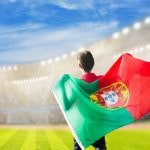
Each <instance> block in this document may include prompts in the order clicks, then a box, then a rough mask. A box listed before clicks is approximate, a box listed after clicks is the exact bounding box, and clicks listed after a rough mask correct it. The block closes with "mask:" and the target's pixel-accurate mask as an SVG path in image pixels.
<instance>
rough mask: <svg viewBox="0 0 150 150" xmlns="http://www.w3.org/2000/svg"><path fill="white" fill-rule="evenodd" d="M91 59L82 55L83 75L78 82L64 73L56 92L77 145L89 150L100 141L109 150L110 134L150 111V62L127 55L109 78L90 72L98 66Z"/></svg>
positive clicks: (88, 54) (110, 72)
mask: <svg viewBox="0 0 150 150" xmlns="http://www.w3.org/2000/svg"><path fill="white" fill-rule="evenodd" d="M86 55H87V57H85V56H86ZM80 57H82V58H80ZM90 57H92V56H91V54H90V53H89V52H83V53H81V54H79V55H78V62H79V67H80V68H81V70H82V72H83V76H82V77H81V79H78V78H76V77H73V76H71V75H69V74H64V75H63V76H61V77H60V78H59V80H58V81H57V83H56V84H55V86H54V88H53V93H54V96H55V98H56V100H57V102H58V104H59V106H60V108H61V110H62V112H63V114H64V117H65V119H66V121H67V123H68V125H69V127H70V129H71V131H72V134H73V136H74V137H75V139H76V141H75V145H76V144H79V146H80V148H81V149H85V148H87V147H88V146H90V145H93V146H94V143H95V142H96V143H97V142H98V145H100V146H104V149H106V145H105V139H104V136H105V135H106V134H108V133H110V132H111V131H113V130H116V129H118V128H120V127H123V126H125V125H128V124H131V123H133V122H135V121H137V120H139V119H141V118H142V117H143V116H145V115H146V114H148V113H149V112H150V96H149V93H150V62H147V61H144V60H141V59H138V58H135V57H133V56H132V55H130V54H127V53H125V54H123V55H121V56H120V57H119V58H118V59H117V60H116V62H115V63H114V64H113V65H112V66H111V67H110V69H109V70H108V71H107V72H106V74H105V75H103V76H96V75H95V74H94V73H91V72H90V71H91V70H92V67H93V66H92V64H94V61H93V63H92V59H90ZM85 66H86V67H85ZM87 68H88V69H87ZM102 139H103V140H102ZM100 142H102V143H101V144H100ZM95 148H98V149H100V148H102V147H95Z"/></svg>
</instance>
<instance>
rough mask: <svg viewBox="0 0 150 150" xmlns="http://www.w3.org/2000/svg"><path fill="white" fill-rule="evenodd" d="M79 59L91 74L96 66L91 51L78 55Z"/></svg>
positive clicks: (85, 69)
mask: <svg viewBox="0 0 150 150" xmlns="http://www.w3.org/2000/svg"><path fill="white" fill-rule="evenodd" d="M77 59H78V60H79V64H80V66H81V67H82V68H83V70H84V71H85V72H90V71H91V70H92V68H93V66H94V58H93V55H92V54H91V52H90V51H84V52H80V53H78V55H77Z"/></svg>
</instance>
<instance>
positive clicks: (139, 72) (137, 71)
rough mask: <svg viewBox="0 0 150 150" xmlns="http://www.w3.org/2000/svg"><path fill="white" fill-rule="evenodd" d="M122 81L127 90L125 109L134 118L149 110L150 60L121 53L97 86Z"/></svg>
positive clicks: (138, 117)
mask: <svg viewBox="0 0 150 150" xmlns="http://www.w3.org/2000/svg"><path fill="white" fill-rule="evenodd" d="M118 81H121V82H123V83H124V84H125V85H126V86H127V87H128V90H129V101H128V104H127V106H126V109H127V110H128V111H129V112H130V113H131V114H132V116H133V117H134V119H135V120H137V119H140V118H141V117H143V116H144V115H145V114H147V113H149V112H150V62H146V61H143V60H140V59H137V58H134V57H133V56H131V55H130V54H124V55H122V56H121V57H120V58H119V59H118V60H117V61H116V62H115V64H114V65H113V66H112V67H111V68H110V69H109V70H108V72H107V73H106V74H105V75H104V76H103V77H101V78H100V82H99V87H100V88H103V87H105V86H108V85H110V84H112V83H114V82H118Z"/></svg>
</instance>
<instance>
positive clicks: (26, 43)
mask: <svg viewBox="0 0 150 150" xmlns="http://www.w3.org/2000/svg"><path fill="white" fill-rule="evenodd" d="M149 8H150V0H0V65H4V64H18V63H31V62H36V61H40V60H43V59H48V58H53V57H55V56H59V55H62V54H64V53H68V52H70V51H73V50H77V49H79V48H80V47H83V46H85V45H87V44H90V43H93V42H96V41H98V40H101V39H104V38H106V37H108V36H111V35H112V33H114V32H116V31H118V30H120V29H122V28H124V27H126V26H130V25H132V24H133V23H135V22H136V21H141V20H142V19H144V18H145V17H148V16H150V9H149Z"/></svg>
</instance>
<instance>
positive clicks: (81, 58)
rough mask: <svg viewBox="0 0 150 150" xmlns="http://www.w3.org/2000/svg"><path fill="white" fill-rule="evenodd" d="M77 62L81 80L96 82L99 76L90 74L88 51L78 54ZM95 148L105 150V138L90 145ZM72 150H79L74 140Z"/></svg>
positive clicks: (91, 58)
mask: <svg viewBox="0 0 150 150" xmlns="http://www.w3.org/2000/svg"><path fill="white" fill-rule="evenodd" d="M77 61H78V64H79V68H80V70H81V72H82V74H83V75H82V77H81V80H83V81H85V82H88V83H92V82H94V81H95V80H97V79H98V78H99V77H100V76H96V75H95V74H94V73H92V69H93V67H94V63H95V62H94V58H93V55H92V54H91V52H90V51H84V52H80V53H78V55H77ZM92 146H93V147H95V150H106V143H105V137H102V138H100V139H99V140H97V141H96V142H94V143H93V144H92ZM74 150H81V148H80V146H79V144H78V143H77V141H76V140H75V139H74Z"/></svg>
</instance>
